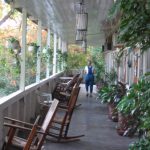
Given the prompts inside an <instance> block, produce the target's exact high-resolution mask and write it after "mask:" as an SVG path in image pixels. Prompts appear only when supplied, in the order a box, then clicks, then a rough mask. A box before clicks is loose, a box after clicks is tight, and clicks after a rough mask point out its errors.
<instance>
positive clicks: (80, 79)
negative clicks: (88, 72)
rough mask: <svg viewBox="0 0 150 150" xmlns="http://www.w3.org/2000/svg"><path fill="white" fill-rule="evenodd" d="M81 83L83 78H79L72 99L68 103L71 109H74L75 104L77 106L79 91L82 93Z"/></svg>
mask: <svg viewBox="0 0 150 150" xmlns="http://www.w3.org/2000/svg"><path fill="white" fill-rule="evenodd" d="M81 81H82V78H79V79H78V81H77V83H76V84H75V85H74V87H73V90H72V92H71V96H70V99H69V101H68V106H69V109H72V108H73V107H74V106H75V104H76V101H77V98H78V94H79V91H80V87H79V85H80V83H81Z"/></svg>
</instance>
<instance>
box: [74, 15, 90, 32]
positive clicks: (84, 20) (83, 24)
mask: <svg viewBox="0 0 150 150" xmlns="http://www.w3.org/2000/svg"><path fill="white" fill-rule="evenodd" d="M87 26H88V13H77V14H76V29H77V30H80V31H87Z"/></svg>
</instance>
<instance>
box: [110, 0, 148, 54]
mask: <svg viewBox="0 0 150 150" xmlns="http://www.w3.org/2000/svg"><path fill="white" fill-rule="evenodd" d="M118 12H120V13H121V17H120V20H119V40H120V41H121V42H123V43H125V45H126V46H130V47H135V46H137V44H138V45H139V46H140V48H141V49H142V51H144V50H147V49H148V48H149V47H150V38H149V34H150V20H149V16H150V2H149V1H147V0H144V1H142V2H141V0H128V3H127V2H126V0H117V1H116V3H114V5H113V7H112V9H111V11H110V14H111V18H114V17H115V16H116V15H117V14H118Z"/></svg>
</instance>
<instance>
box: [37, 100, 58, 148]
mask: <svg viewBox="0 0 150 150" xmlns="http://www.w3.org/2000/svg"><path fill="white" fill-rule="evenodd" d="M58 103H59V101H58V100H56V99H54V101H53V102H52V105H51V106H50V108H49V110H48V112H47V114H46V116H45V119H44V122H43V124H42V126H41V130H40V132H42V134H41V133H40V132H39V133H38V135H37V138H38V139H37V140H38V143H37V147H38V149H40V148H41V147H42V145H43V142H44V140H45V137H46V135H47V133H48V130H49V127H50V126H51V124H52V121H53V119H54V116H55V113H56V110H57V107H58Z"/></svg>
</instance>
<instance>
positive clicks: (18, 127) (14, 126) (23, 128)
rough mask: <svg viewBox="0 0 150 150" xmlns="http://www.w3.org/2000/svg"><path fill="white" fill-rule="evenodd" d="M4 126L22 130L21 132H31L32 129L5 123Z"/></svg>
mask: <svg viewBox="0 0 150 150" xmlns="http://www.w3.org/2000/svg"><path fill="white" fill-rule="evenodd" d="M4 126H6V127H12V128H17V129H21V130H27V131H31V128H27V127H23V126H19V125H16V124H10V123H5V122H4Z"/></svg>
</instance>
